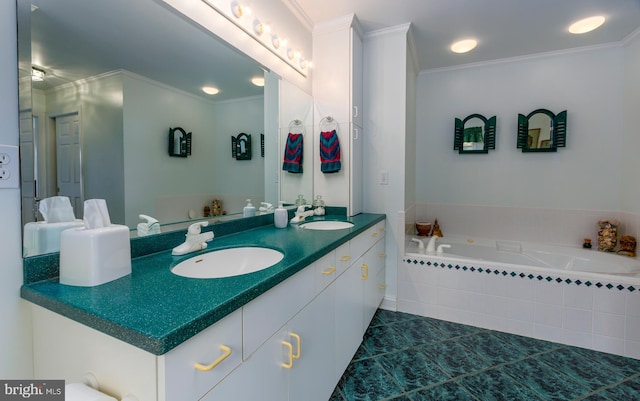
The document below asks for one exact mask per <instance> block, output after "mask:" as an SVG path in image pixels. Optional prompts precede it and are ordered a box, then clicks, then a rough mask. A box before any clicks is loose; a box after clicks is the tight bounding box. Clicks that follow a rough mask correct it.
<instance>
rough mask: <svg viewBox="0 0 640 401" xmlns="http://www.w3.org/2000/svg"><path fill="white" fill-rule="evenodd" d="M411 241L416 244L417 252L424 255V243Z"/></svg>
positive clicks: (417, 240)
mask: <svg viewBox="0 0 640 401" xmlns="http://www.w3.org/2000/svg"><path fill="white" fill-rule="evenodd" d="M411 241H412V242H416V243H417V244H418V252H420V253H424V242H422V240H421V239H417V238H411Z"/></svg>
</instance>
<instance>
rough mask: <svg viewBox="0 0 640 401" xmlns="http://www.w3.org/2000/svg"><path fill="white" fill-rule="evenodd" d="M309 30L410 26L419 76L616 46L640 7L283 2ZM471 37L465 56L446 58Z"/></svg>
mask: <svg viewBox="0 0 640 401" xmlns="http://www.w3.org/2000/svg"><path fill="white" fill-rule="evenodd" d="M283 1H285V2H289V3H290V4H291V7H290V8H291V9H293V10H296V11H297V12H298V13H299V16H300V17H301V19H303V20H305V21H306V22H307V23H308V24H309V25H313V24H315V23H318V22H321V21H326V20H331V19H334V18H337V17H341V16H344V15H347V14H351V13H355V14H356V15H357V16H358V19H359V20H360V22H361V23H362V25H363V28H364V30H365V31H366V32H369V31H374V30H379V29H383V28H388V27H392V26H396V25H401V24H405V23H408V22H410V23H412V25H413V28H412V29H413V34H414V38H415V44H416V48H417V52H418V58H419V68H420V70H430V69H436V68H446V67H452V66H456V65H461V64H468V63H477V62H485V61H490V60H497V59H504V58H511V57H519V56H525V55H531V54H538V53H545V52H553V51H561V50H567V49H572V48H577V47H584V46H593V45H602V44H608V43H621V42H622V41H624V40H625V38H627V37H629V35H632V34H634V32H635V33H637V31H638V29H639V28H640V0H323V1H318V0H283ZM592 15H603V16H605V17H606V18H607V21H606V22H605V24H604V25H603V26H602V27H600V29H597V30H596V31H593V32H590V33H587V34H583V35H572V34H570V33H568V31H567V28H568V27H569V25H570V24H571V23H573V22H575V21H576V20H578V19H582V18H585V17H589V16H592ZM467 37H473V38H475V39H477V40H478V46H477V47H476V49H474V50H472V51H471V52H469V53H467V54H462V55H460V54H454V53H452V52H451V51H449V46H450V45H451V43H452V42H453V41H455V40H457V39H462V38H467Z"/></svg>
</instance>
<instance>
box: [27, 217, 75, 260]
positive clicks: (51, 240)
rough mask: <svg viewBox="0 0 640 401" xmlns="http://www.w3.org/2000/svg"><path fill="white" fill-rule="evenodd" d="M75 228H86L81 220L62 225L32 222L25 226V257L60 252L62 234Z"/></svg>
mask: <svg viewBox="0 0 640 401" xmlns="http://www.w3.org/2000/svg"><path fill="white" fill-rule="evenodd" d="M74 227H84V222H83V221H82V220H80V219H76V220H73V221H65V222H61V223H47V222H46V221H38V222H31V223H27V224H25V225H24V241H23V247H24V253H23V256H33V255H42V254H44V253H51V252H58V251H59V250H60V234H61V233H62V231H64V230H68V229H70V228H74Z"/></svg>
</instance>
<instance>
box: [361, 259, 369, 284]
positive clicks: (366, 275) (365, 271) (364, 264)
mask: <svg viewBox="0 0 640 401" xmlns="http://www.w3.org/2000/svg"><path fill="white" fill-rule="evenodd" d="M360 267H361V268H362V269H364V274H363V275H362V276H360V278H361V279H362V281H364V280H366V279H368V278H369V265H368V264H366V263H363V264H362V266H360Z"/></svg>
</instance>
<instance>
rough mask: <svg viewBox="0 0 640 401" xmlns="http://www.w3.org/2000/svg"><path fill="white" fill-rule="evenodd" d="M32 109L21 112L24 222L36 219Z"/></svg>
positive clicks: (34, 144) (34, 141) (34, 146)
mask: <svg viewBox="0 0 640 401" xmlns="http://www.w3.org/2000/svg"><path fill="white" fill-rule="evenodd" d="M35 127H36V124H34V120H33V117H32V114H31V111H30V110H29V111H25V112H20V180H21V181H22V182H21V186H20V188H22V191H21V193H22V224H23V225H24V224H27V223H29V222H31V221H35V220H36V214H35V207H36V204H35V201H36V195H37V194H36V169H35V163H34V160H35V149H36V140H35V135H36V133H35V131H34V129H35Z"/></svg>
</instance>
